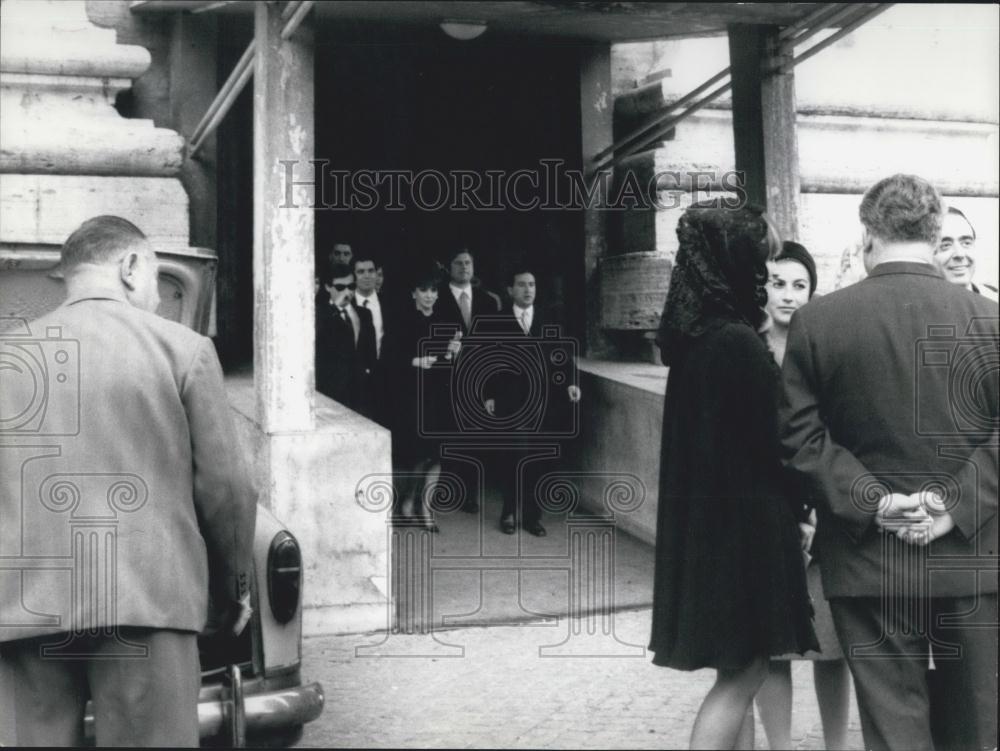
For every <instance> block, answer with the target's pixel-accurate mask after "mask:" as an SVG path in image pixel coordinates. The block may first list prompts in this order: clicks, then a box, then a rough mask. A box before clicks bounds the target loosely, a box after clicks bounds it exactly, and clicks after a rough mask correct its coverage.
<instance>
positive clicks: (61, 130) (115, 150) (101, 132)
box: [0, 118, 184, 177]
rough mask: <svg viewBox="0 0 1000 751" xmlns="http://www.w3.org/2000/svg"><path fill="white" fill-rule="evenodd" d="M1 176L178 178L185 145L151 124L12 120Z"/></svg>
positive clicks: (2, 127) (2, 128)
mask: <svg viewBox="0 0 1000 751" xmlns="http://www.w3.org/2000/svg"><path fill="white" fill-rule="evenodd" d="M0 144H2V146H0V173H21V174H35V173H43V174H52V175H57V174H61V175H111V176H119V177H121V176H126V175H127V176H162V177H171V176H174V175H177V174H178V173H179V172H180V170H181V166H182V164H183V162H184V139H183V137H181V136H180V135H179V134H178V133H176V132H174V131H172V130H167V129H165V128H155V127H153V122H152V121H151V120H125V119H122V118H117V119H103V118H83V119H79V120H78V119H74V120H72V121H68V122H67V121H66V120H62V121H58V120H50V119H45V120H35V119H33V118H11V119H6V120H4V121H3V122H2V123H0Z"/></svg>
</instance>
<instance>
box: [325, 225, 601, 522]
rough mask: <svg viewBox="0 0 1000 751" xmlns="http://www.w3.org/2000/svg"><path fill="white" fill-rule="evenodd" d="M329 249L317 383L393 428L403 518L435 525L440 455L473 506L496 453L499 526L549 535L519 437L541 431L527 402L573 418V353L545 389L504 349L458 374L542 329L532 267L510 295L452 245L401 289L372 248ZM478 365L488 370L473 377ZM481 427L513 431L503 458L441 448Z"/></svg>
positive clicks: (525, 267) (509, 288) (516, 276)
mask: <svg viewBox="0 0 1000 751" xmlns="http://www.w3.org/2000/svg"><path fill="white" fill-rule="evenodd" d="M326 260H327V261H328V263H327V265H326V269H325V271H324V274H323V277H322V278H321V279H319V280H317V282H318V283H317V299H316V387H317V389H318V390H319V391H321V392H322V393H325V394H326V395H328V396H330V397H331V398H333V399H334V400H336V401H338V402H340V403H342V404H344V405H346V406H348V407H350V408H352V409H354V410H355V411H357V412H359V413H361V414H362V415H364V416H366V417H368V418H370V419H372V420H374V421H376V422H378V423H380V424H382V425H383V426H385V427H388V428H389V429H390V430H391V431H392V453H393V467H394V473H395V478H396V504H395V513H396V514H397V518H398V519H399V520H400V521H402V520H406V522H407V523H408V524H411V525H417V526H423V527H425V528H427V529H429V530H430V531H432V532H437V531H439V528H438V526H437V523H436V522H435V520H434V516H433V510H432V505H433V504H431V503H430V499H431V498H432V497H433V495H434V493H435V490H436V487H437V483H438V479H439V477H440V474H441V469H442V462H443V464H444V468H445V471H446V472H447V473H448V474H449V475H450V476H451V477H452V478H454V479H455V481H456V482H455V486H456V490H457V492H458V493H459V494H460V497H461V499H462V503H461V508H462V510H463V511H466V512H469V513H477V512H478V511H479V508H480V503H479V501H480V498H479V496H480V494H481V490H482V488H483V487H484V485H485V478H484V474H485V469H486V465H487V464H488V465H489V466H490V467H492V468H493V469H494V470H495V471H496V473H497V475H496V476H497V477H498V478H499V482H497V483H495V484H496V485H498V486H499V488H500V490H501V493H502V496H503V507H502V510H501V514H500V518H499V529H500V531H502V532H503V533H504V534H515V533H516V531H517V528H518V527H519V526H520V527H521V528H522V529H524V530H525V531H526V532H528V533H529V534H532V535H534V536H536V537H543V536H545V535H546V534H547V533H546V530H545V527H544V525H543V524H542V521H541V516H542V514H541V510H540V508H539V505H538V503H537V500H536V498H535V496H534V494H533V493H532V492H531V484H532V480H531V479H530V478H529V479H528V480H525V481H524V483H519V482H518V479H517V478H518V472H517V469H516V462H517V459H518V455H519V452H518V448H519V447H520V444H521V440H520V439H521V438H528V439H530V438H531V437H532V436H537V435H538V432H539V423H538V422H537V421H535V420H533V419H532V416H531V414H527V413H530V412H536V413H538V414H541V413H545V415H546V416H547V417H546V419H548V420H551V419H553V417H552V415H559V416H560V417H561V419H563V420H568V419H569V418H567V417H565V410H566V408H569V406H570V405H572V404H574V403H576V402H578V401H579V399H580V395H581V392H580V389H579V387H578V386H577V384H576V381H575V377H574V371H573V362H572V358H567V359H566V360H565V362H564V363H563V367H562V370H564V371H566V372H565V373H559V374H557V376H556V377H553V378H546V379H545V380H546V382H547V383H548V388H546V389H545V390H544V393H542V394H535V393H534V386H535V385H537V384H532V383H530V381H531V377H532V374H531V373H527V372H525V371H524V369H523V368H521V367H519V365H518V362H517V357H510V358H508V359H507V361H506V362H503V361H502V357H501V361H499V362H494V363H493V364H492V365H496V366H498V367H492V366H491V365H490V364H489V363H486V362H485V361H482V362H481V363H480V366H479V367H475V366H469V367H466V368H465V369H464V372H465V375H464V376H460V377H456V373H457V372H459V370H460V369H459V363H460V361H461V360H462V359H463V358H466V361H468V358H469V357H471V355H470V354H469V351H470V350H475V349H477V348H481V345H482V343H483V342H487V343H491V344H499V343H507V344H508V345H510V346H512V347H514V348H517V347H522V348H523V347H524V346H525V345H530V343H531V342H534V341H537V340H538V339H539V338H540V337H541V336H542V328H543V324H546V323H550V322H551V321H550V320H549V319H548V317H547V313H546V310H545V309H543V308H542V307H541V306H540V305H536V296H537V292H538V284H539V278H538V277H539V274H538V273H537V271H536V269H535V267H534V266H532V265H531V264H530V263H528V262H521V263H518V264H514V265H512V266H511V267H510V269H509V272H508V274H507V277H508V278H507V284H506V293H507V300H508V301H509V302H507V303H505V302H504V300H503V298H501V296H500V295H498V294H496V293H495V292H492V291H490V290H488V289H487V288H486V287H484V286H483V285H482V284H481V282H480V281H479V279H478V277H477V276H476V274H475V259H474V257H473V253H472V251H471V250H470V249H469V248H468V247H466V246H461V245H459V246H455V247H454V248H453V249H452V251H451V252H450V253H449V254H448V255H447V256H446V257H444V258H443V259H441V260H442V261H443V263H442V262H438V261H435V260H428V261H427V262H426V263H424V264H422V265H418V266H416V267H415V268H412V269H411V270H410V274H409V278H408V279H407V280H406V283H405V288H401V287H399V286H396V287H395V288H396V290H397V293H396V294H395V295H392V294H384V293H383V290H382V283H383V279H384V277H383V273H382V272H383V267H382V263H381V261H380V260H378V259H377V258H375V257H373V256H371V255H368V254H367V253H366V252H364V251H362V252H358V253H354V251H353V248H352V247H351V246H350V245H348V244H346V243H337V244H335V245H334V246H333V249H332V251H331V253H330V254H329V257H328V258H327V259H326ZM463 349H464V350H465V352H463ZM542 365H543V366H544V369H548V368H549V364H548V363H542ZM507 366H509V367H507ZM484 368H485V369H484ZM477 372H478V373H479V374H480V375H481V376H483V382H482V383H476V384H474V383H473V380H474V379H475V378H476V373H477ZM465 418H467V419H465ZM470 423H471V424H470ZM484 431H485V432H487V433H494V434H496V433H497V432H499V433H502V434H503V435H504V436H505V437H506V438H507V439H508V445H506V447H505V450H503V451H498V452H493V453H494V454H495V455H496V456H497V457H498V458H497V459H496V460H494V461H492V462H484V461H482V460H479V459H477V458H476V457H474V456H464V457H462V458H456V459H449V458H445V459H442V454H443V453H444V452H442V446H443V445H445V444H447V445H449V446H450V447H451V448H452V449H454V450H456V451H460V450H461V448H462V446H463V444H464V443H466V442H467V439H468V438H469V436H470V435H472V434H475V433H477V432H484ZM473 437H474V435H473ZM525 448H526V450H527V448H528V447H527V446H526V447H525ZM522 479H523V478H522ZM520 484H524V485H525V487H524V488H522V487H519V485H520Z"/></svg>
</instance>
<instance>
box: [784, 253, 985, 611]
mask: <svg viewBox="0 0 1000 751" xmlns="http://www.w3.org/2000/svg"><path fill="white" fill-rule="evenodd" d="M997 347H998V308H997V304H996V303H993V302H990V301H989V300H986V299H984V298H983V297H982V296H980V295H975V294H973V293H971V292H968V291H967V290H965V289H962V288H961V287H959V286H957V285H954V284H951V283H949V282H947V281H945V280H944V279H943V278H941V277H940V276H939V275H938V274H937V272H936V271H935V270H934V269H933V268H932V267H930V266H927V265H923V264H919V263H905V262H894V263H885V264H880V265H879V266H877V267H876V268H875V270H874V271H873V272H872V274H871V275H870V276H869V277H868V278H867V279H864V280H863V281H861V282H858V283H857V284H854V285H852V286H850V287H846V288H844V289H841V290H839V291H837V292H834V293H832V294H829V295H826V296H823V297H818V298H816V299H814V300H813V301H811V302H810V303H809V304H808V305H806V306H804V307H803V308H801V309H800V310H799V311H798V312H796V314H795V315H794V316H793V318H792V322H791V328H790V331H789V336H788V346H787V349H786V351H785V360H784V367H783V382H784V394H783V400H782V403H781V408H780V418H781V423H782V444H783V451H784V459H785V463H786V465H787V466H788V467H790V468H791V469H792V470H793V472H795V473H797V474H798V475H800V476H801V477H802V478H803V480H804V481H805V483H806V486H807V488H808V489H809V492H811V493H812V494H813V496H814V501H815V502H816V503H817V507H818V511H819V526H818V529H817V538H816V545H817V547H818V550H819V553H820V555H821V557H822V561H823V565H822V573H823V587H824V591H825V594H826V596H827V597H828V598H830V597H840V596H880V595H883V594H886V593H887V592H886V591H885V589H884V588H885V587H886V586H889V587H890V591H891V592H894V593H899V594H906V593H909V594H915V593H917V592H922V591H923V592H924V593H925V594H926V591H925V590H922V589H921V587H923V586H924V584H921V583H920V582H915V581H914V580H913V579H914V578H913V577H912V576H910V577H906V575H905V571H904V569H905V567H906V563H905V560H906V559H904V558H902V557H901V551H902V546H905V543H902V542H901V541H899V540H898V538H896V537H895V536H894V535H889V534H888V533H883V532H880V531H879V530H878V528H877V526H876V525H875V524H874V516H875V511H876V507H877V499H878V496H879V495H880V494H881V492H883V491H879V490H878V489H879V488H883V489H888V490H892V491H894V492H900V493H907V494H908V493H913V492H916V491H918V490H921V489H923V488H924V487H926V486H927V485H928V484H931V485H934V484H940V485H941V486H943V487H945V488H947V489H948V502H949V503H952V504H954V506H953V508H952V509H951V515H952V517H953V518H954V520H955V528H954V529H953V530H952V531H951V532H950V533H948V534H947V535H945V536H944V537H941V538H940V539H938V540H936V541H934V542H933V543H931V545H930V548H929V552H928V554H927V556H926V560H925V561H924V563H922V564H921V566H923V567H924V571H925V572H931V573H928V576H929V582H930V595H931V596H945V595H968V594H973V593H975V592H976V591H996V587H997V576H996V563H995V559H994V562H993V563H992V566H991V564H990V563H989V561H988V560H985V559H983V558H981V556H995V555H996V554H997V519H996V511H997V445H998V434H997V425H998V416H997V415H998V410H997V400H998V388H1000V386H998V368H997V364H996V362H997V360H996V358H997ZM883 546H885V550H883ZM894 550H895V551H896V552H895V553H892V551H894ZM915 550H917V549H915V548H908V552H907V555H909V558H908V560H910V561H912V560H913V556H912V555H910V553H913V552H914V551H915ZM925 550H926V549H925ZM887 552H888V553H892V555H889V556H886V555H885V553H887ZM945 557H950V563H951V564H952V570H951V571H943V570H941V569H942V568H944V567H946V565H947V563H948V562H949V561H946V560H945ZM935 559H937V561H935ZM886 560H888V562H886ZM901 561H902V563H901ZM970 562H971V563H972V564H974V565H978V566H979V567H980V568H982V569H985V570H986V573H984V574H982V575H981V577H980V579H979V583H978V585H977V582H976V577H975V575H974V573H973V572H970V571H961V570H957V569H961V568H962V565H963V564H964V565H966V567H967V564H969V563H970ZM990 568H992V572H990V571H989V569H990ZM904 579H905V580H906V581H908V583H906V584H900V582H902V581H904ZM886 582H888V583H889V584H888V585H887V584H886ZM924 583H926V580H925V582H924ZM903 587H906V588H908V589H907V591H906V592H904V591H903V589H902V588H903Z"/></svg>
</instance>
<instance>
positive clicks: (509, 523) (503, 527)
mask: <svg viewBox="0 0 1000 751" xmlns="http://www.w3.org/2000/svg"><path fill="white" fill-rule="evenodd" d="M500 531H501V532H503V533H504V534H505V535H512V534H514V532H516V531H517V525H515V524H514V515H513V514H507V515H506V516H503V517H501V518H500Z"/></svg>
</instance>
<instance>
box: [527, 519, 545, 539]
mask: <svg viewBox="0 0 1000 751" xmlns="http://www.w3.org/2000/svg"><path fill="white" fill-rule="evenodd" d="M524 528H525V530H526V531H527V532H528V534H529V535H534V536H535V537H545V536H546V535H547V534H548V532H546V531H545V527H543V526H542V523H541V522H528V523H527V524H525V525H524Z"/></svg>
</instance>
